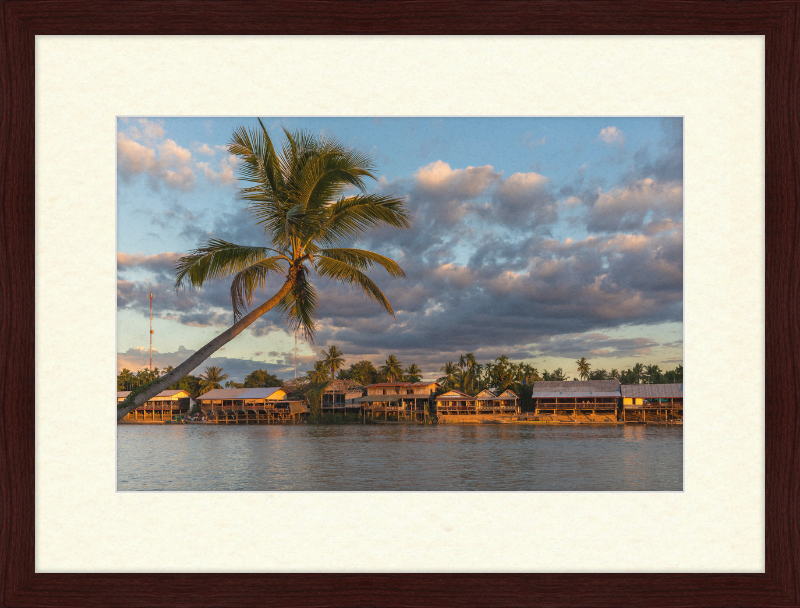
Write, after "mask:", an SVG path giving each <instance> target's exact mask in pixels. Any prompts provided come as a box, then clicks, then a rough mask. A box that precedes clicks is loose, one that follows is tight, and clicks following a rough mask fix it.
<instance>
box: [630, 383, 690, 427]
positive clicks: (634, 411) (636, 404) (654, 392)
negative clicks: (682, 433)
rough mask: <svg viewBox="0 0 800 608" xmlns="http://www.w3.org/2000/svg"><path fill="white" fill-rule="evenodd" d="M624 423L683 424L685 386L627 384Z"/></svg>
mask: <svg viewBox="0 0 800 608" xmlns="http://www.w3.org/2000/svg"><path fill="white" fill-rule="evenodd" d="M621 394H622V420H623V422H647V423H651V422H661V423H682V422H683V384H625V385H623V386H622V390H621Z"/></svg>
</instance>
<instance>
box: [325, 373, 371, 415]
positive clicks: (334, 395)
mask: <svg viewBox="0 0 800 608" xmlns="http://www.w3.org/2000/svg"><path fill="white" fill-rule="evenodd" d="M363 395H364V387H363V386H362V385H361V384H359V383H358V382H356V381H355V380H331V382H330V384H328V386H326V387H325V390H324V391H322V411H323V412H331V413H333V412H340V413H341V412H345V411H346V410H348V409H350V410H354V411H355V410H360V409H361V404H360V403H358V402H356V399H359V398H360V397H362V396H363Z"/></svg>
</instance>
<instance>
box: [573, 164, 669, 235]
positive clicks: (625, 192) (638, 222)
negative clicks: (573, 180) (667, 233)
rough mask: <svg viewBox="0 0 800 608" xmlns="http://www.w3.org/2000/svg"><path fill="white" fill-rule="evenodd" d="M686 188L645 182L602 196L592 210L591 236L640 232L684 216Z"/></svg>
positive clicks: (647, 180)
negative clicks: (648, 225) (644, 228)
mask: <svg viewBox="0 0 800 608" xmlns="http://www.w3.org/2000/svg"><path fill="white" fill-rule="evenodd" d="M682 208H683V187H682V185H681V184H680V183H675V182H658V181H656V180H654V179H652V178H649V177H648V178H645V179H642V180H638V181H636V182H634V183H631V184H629V185H627V186H625V187H620V186H615V187H613V188H611V189H609V190H607V191H605V192H600V193H599V195H598V196H597V199H596V201H595V202H594V204H593V205H592V206H591V208H590V210H589V214H588V220H587V223H586V227H587V229H588V230H590V231H592V232H613V231H617V230H628V231H629V230H641V229H642V228H643V226H644V224H645V222H648V221H650V222H656V223H658V222H660V221H663V220H666V219H671V217H676V216H678V217H679V216H680V215H681V210H682Z"/></svg>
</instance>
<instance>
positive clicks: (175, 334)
mask: <svg viewBox="0 0 800 608" xmlns="http://www.w3.org/2000/svg"><path fill="white" fill-rule="evenodd" d="M261 119H262V121H263V123H264V125H265V126H266V128H267V130H268V132H269V134H270V137H271V138H272V139H273V141H282V140H283V129H284V128H285V129H287V130H288V131H296V130H305V131H310V132H312V133H314V134H324V135H325V136H327V137H332V138H335V139H337V140H338V141H339V142H341V143H342V144H344V145H346V146H349V147H352V148H357V149H358V150H360V151H361V152H364V153H367V154H368V155H369V156H370V157H371V159H372V160H373V162H374V165H375V169H374V172H373V173H374V175H375V177H376V180H375V181H370V182H369V183H368V184H367V187H368V190H369V191H370V192H375V193H381V194H387V195H392V196H396V197H402V198H404V199H405V200H406V204H407V208H408V209H409V211H410V212H411V214H412V216H413V223H412V226H411V228H410V229H405V230H404V229H396V228H381V229H379V230H376V231H374V232H372V233H370V234H369V235H367V236H366V237H365V238H364V239H363V240H362V241H359V242H357V243H356V244H355V245H356V246H359V247H362V248H366V249H370V250H372V251H377V252H378V253H382V254H384V255H388V256H389V257H391V258H393V259H395V260H396V261H397V262H399V264H400V265H401V267H402V268H403V270H404V271H405V273H406V276H405V277H403V278H392V277H390V276H389V275H388V274H387V273H386V272H385V271H384V270H382V269H377V270H373V271H372V272H371V274H370V276H371V278H373V280H375V281H376V283H377V284H378V286H379V287H380V288H381V290H382V291H383V292H384V294H386V296H387V298H388V299H389V302H390V303H391V305H392V307H393V308H394V311H395V317H392V316H391V315H389V314H388V313H387V312H386V311H385V310H383V308H381V307H380V306H379V305H378V304H376V303H374V302H371V301H369V300H368V299H367V298H366V296H364V295H363V293H360V292H357V291H353V290H351V289H349V288H347V287H345V286H341V285H336V284H332V283H328V282H326V281H323V280H320V279H315V281H316V284H317V285H318V293H319V296H320V315H319V319H318V322H317V331H316V335H315V343H314V344H313V345H312V344H309V343H308V342H306V341H305V340H303V339H302V338H301V337H299V336H298V339H297V355H298V357H297V361H298V365H297V373H298V376H300V375H304V374H305V372H306V370H310V369H312V366H313V361H315V360H317V359H319V358H321V355H320V351H322V350H323V349H327V348H328V347H329V346H331V345H336V346H338V347H339V348H340V349H341V350H342V351H343V352H344V357H345V362H346V365H349V364H350V363H355V362H357V361H360V360H362V359H368V360H370V361H372V362H373V363H374V364H375V366H376V367H379V366H380V365H382V364H383V363H384V361H385V360H386V358H387V357H388V356H389V355H390V354H394V355H396V356H397V358H398V359H399V360H400V361H401V362H402V364H403V365H404V366H408V365H410V364H412V363H415V364H417V365H418V366H419V367H420V368H421V369H422V371H423V376H424V378H425V379H436V378H437V377H439V376H441V375H442V374H441V372H440V371H439V370H440V367H442V366H443V365H444V364H445V363H447V362H448V361H454V362H457V361H458V358H459V355H461V354H465V353H469V352H472V353H474V355H475V357H476V359H477V360H478V362H479V363H485V362H487V361H491V360H494V359H495V358H496V357H499V356H500V355H507V356H508V357H509V358H510V359H511V360H512V361H514V362H519V361H525V362H527V363H530V364H532V365H533V366H534V367H536V368H537V369H538V370H539V372H540V373H541V372H542V371H544V370H545V369H547V370H549V371H553V370H554V369H556V368H558V367H561V368H562V369H563V370H564V373H565V374H566V375H567V377H569V378H571V377H573V376H577V375H578V373H577V369H576V365H575V360H576V359H580V358H581V357H586V359H588V360H589V362H590V363H591V365H592V369H600V368H604V369H607V370H611V369H612V368H616V369H620V370H621V369H626V368H629V367H631V366H632V365H633V364H634V363H636V362H642V363H644V364H657V365H659V366H660V367H661V369H662V370H668V369H673V368H675V367H676V366H677V365H681V364H682V363H683V322H682V321H683V121H682V119H681V118H658V117H656V118H618V117H613V118H596V117H593V118H441V117H432V118H419V117H415V118H318V117H315V118H275V117H264V116H262V117H261ZM240 126H246V127H249V128H254V127H257V126H258V122H257V120H256V118H255V117H234V118H230V117H222V118H221V117H208V118H165V117H128V118H120V119H118V121H117V134H116V136H117V251H118V253H117V367H118V370H121V369H123V368H128V369H130V370H132V371H137V370H139V369H145V368H147V367H148V364H149V330H150V328H149V304H150V301H149V294H150V292H151V291H152V293H153V294H154V299H153V317H154V318H153V330H154V332H155V333H154V334H153V366H154V367H159V368H162V369H163V368H164V367H166V366H168V365H173V366H175V365H177V364H178V363H180V362H181V361H183V360H184V359H185V358H186V357H188V356H189V355H190V354H192V353H193V352H194V351H196V350H197V349H199V348H200V347H202V346H203V345H204V344H206V343H207V342H208V341H209V340H211V339H212V338H213V337H215V336H216V335H218V334H219V333H221V332H222V331H224V330H225V329H226V328H227V327H229V326H230V325H231V324H232V319H233V315H232V309H231V302H230V294H229V289H230V281H220V282H216V283H211V284H207V285H205V286H204V287H203V288H202V290H199V291H191V290H180V291H176V290H175V289H174V278H173V276H174V275H173V265H174V264H175V262H176V261H177V260H178V258H180V257H181V255H184V254H186V253H187V252H189V251H190V250H192V249H195V248H197V247H201V246H202V245H204V244H205V243H206V242H207V241H208V240H210V239H212V238H221V239H225V240H228V241H232V242H234V243H238V244H242V245H260V244H265V238H264V235H263V233H261V232H260V230H259V229H258V227H257V226H256V225H255V224H254V222H253V220H252V219H251V216H250V214H249V211H248V209H247V206H246V204H245V203H244V202H242V201H240V200H238V199H237V196H236V193H237V188H238V187H240V186H241V185H243V184H240V182H239V181H238V179H237V168H236V158H235V157H232V156H231V155H230V154H229V153H228V151H227V144H228V143H229V142H230V138H231V135H232V133H233V132H234V130H235V129H237V128H238V127H240ZM279 287H280V285H278V284H277V283H275V284H268V285H267V287H266V289H265V291H264V292H263V298H262V301H263V300H266V299H268V298H269V297H270V296H272V295H273V294H274V292H275V291H277V289H278V288H279ZM209 365H216V366H219V367H222V368H223V370H224V372H225V373H226V374H228V375H229V379H231V380H236V381H242V380H243V378H244V376H245V375H247V374H248V373H250V372H251V371H253V370H254V369H267V370H268V371H269V372H270V373H273V374H276V375H277V376H278V377H280V378H284V379H289V378H293V377H294V373H295V372H294V334H293V333H291V332H289V331H288V329H286V327H285V325H284V323H283V320H282V319H281V318H280V317H279V315H278V314H277V313H275V312H269V313H267V314H265V315H264V316H263V317H261V318H260V319H259V320H258V321H256V322H255V323H254V324H253V325H251V326H250V328H248V329H247V330H245V331H244V332H243V333H242V334H240V335H239V336H238V337H237V338H235V339H234V340H232V341H231V342H229V343H228V344H227V345H226V346H225V347H223V349H221V350H219V351H217V352H216V353H215V354H214V355H213V356H212V357H210V358H209V359H208V360H206V362H205V363H203V364H202V365H201V366H200V367H198V368H197V370H195V371H194V372H193V373H201V372H203V371H204V370H205V367H206V366H209Z"/></svg>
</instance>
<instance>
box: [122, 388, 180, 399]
mask: <svg viewBox="0 0 800 608" xmlns="http://www.w3.org/2000/svg"><path fill="white" fill-rule="evenodd" d="M184 392H186V391H184V390H183V389H178V390H171V391H161V392H160V393H158V395H156V396H155V397H150V399H156V398H157V397H172V396H173V395H177V394H178V393H184ZM130 394H131V392H130V391H117V399H119V398H120V397H127V396H128V395H130Z"/></svg>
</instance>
